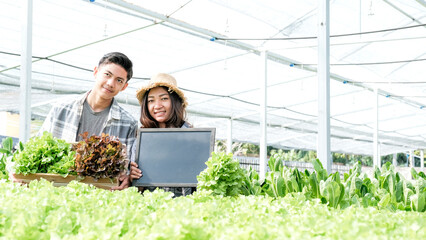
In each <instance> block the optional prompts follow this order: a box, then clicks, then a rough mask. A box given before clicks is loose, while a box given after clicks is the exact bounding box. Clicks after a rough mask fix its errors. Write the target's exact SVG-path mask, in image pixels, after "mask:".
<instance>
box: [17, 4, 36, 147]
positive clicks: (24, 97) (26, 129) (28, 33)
mask: <svg viewBox="0 0 426 240" xmlns="http://www.w3.org/2000/svg"><path fill="white" fill-rule="evenodd" d="M22 13H23V16H22V25H21V32H22V33H21V34H22V53H21V83H20V94H19V98H20V107H19V140H20V141H21V142H26V141H27V140H28V139H29V137H30V133H31V70H32V68H31V64H32V18H33V1H32V0H27V1H26V2H25V4H23V12H22Z"/></svg>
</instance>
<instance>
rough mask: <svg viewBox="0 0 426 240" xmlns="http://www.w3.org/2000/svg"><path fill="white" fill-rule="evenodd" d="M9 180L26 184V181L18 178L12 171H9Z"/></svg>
mask: <svg viewBox="0 0 426 240" xmlns="http://www.w3.org/2000/svg"><path fill="white" fill-rule="evenodd" d="M9 180H10V181H11V182H15V183H20V184H21V185H24V183H23V182H22V181H21V180H18V179H16V178H15V175H14V174H13V173H11V172H9Z"/></svg>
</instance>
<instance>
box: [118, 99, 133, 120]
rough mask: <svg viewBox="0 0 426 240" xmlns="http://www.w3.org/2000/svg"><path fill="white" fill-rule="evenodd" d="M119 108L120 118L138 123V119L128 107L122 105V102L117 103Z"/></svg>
mask: <svg viewBox="0 0 426 240" xmlns="http://www.w3.org/2000/svg"><path fill="white" fill-rule="evenodd" d="M117 110H118V111H119V113H120V120H121V121H127V122H130V123H132V124H137V120H136V119H135V118H134V117H133V115H132V114H131V113H130V112H128V111H127V110H126V109H124V107H123V106H121V105H120V104H117Z"/></svg>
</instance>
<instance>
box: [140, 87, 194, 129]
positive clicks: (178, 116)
mask: <svg viewBox="0 0 426 240" xmlns="http://www.w3.org/2000/svg"><path fill="white" fill-rule="evenodd" d="M161 87H162V88H164V89H165V90H166V91H167V92H168V93H169V96H170V100H171V102H172V107H171V114H170V117H169V119H167V120H166V122H165V123H166V128H180V127H182V125H183V124H184V123H185V118H186V110H185V108H184V107H183V103H182V99H181V98H180V97H179V96H178V95H177V93H176V92H172V93H170V92H169V91H168V88H167V87H163V86H161ZM148 93H149V91H147V92H146V93H145V95H144V96H143V99H142V103H141V118H140V122H141V124H142V127H143V128H159V127H160V124H159V123H158V122H157V121H156V120H155V119H154V118H153V117H152V116H151V114H149V109H148Z"/></svg>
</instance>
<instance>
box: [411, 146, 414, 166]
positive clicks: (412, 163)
mask: <svg viewBox="0 0 426 240" xmlns="http://www.w3.org/2000/svg"><path fill="white" fill-rule="evenodd" d="M410 167H414V151H413V150H410Z"/></svg>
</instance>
